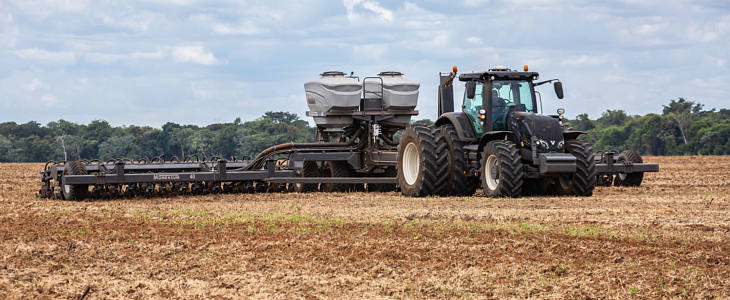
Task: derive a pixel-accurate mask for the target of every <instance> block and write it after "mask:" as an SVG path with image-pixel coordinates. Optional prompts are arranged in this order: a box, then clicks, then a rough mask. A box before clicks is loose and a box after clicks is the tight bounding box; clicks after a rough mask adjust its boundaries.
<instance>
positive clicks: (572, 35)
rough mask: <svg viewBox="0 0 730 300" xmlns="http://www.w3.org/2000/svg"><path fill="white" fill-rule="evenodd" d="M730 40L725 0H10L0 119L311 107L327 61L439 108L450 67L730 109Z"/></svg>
mask: <svg viewBox="0 0 730 300" xmlns="http://www.w3.org/2000/svg"><path fill="white" fill-rule="evenodd" d="M729 49H730V2H728V1H655V0H641V1H639V0H624V1H615V2H609V1H570V0H567V1H557V0H531V1H528V0H515V1H498V0H463V1H435V0H433V1H430V0H428V1H375V0H344V1H317V0H314V1H276V0H268V1H234V0H230V1H203V0H199V1H198V0H148V1H135V0H128V1H84V0H79V1H74V0H65V1H63V0H23V1H13V0H2V1H0V91H1V92H0V122H4V121H16V122H27V121H30V120H35V121H39V122H41V123H46V122H48V121H52V120H58V119H65V120H69V121H74V122H81V123H87V122H89V121H91V120H94V119H105V120H108V121H110V122H111V123H112V124H115V125H130V124H136V125H152V126H161V125H162V124H164V123H165V122H168V121H171V122H178V123H186V124H199V125H206V124H210V123H214V122H231V121H233V120H234V119H235V118H236V117H241V118H242V119H244V120H250V119H253V118H256V117H258V116H260V115H261V114H263V112H265V111H269V110H274V111H279V110H284V111H291V112H295V113H297V114H300V115H302V116H303V114H304V111H306V102H305V98H304V89H303V83H304V82H305V81H307V80H310V79H313V78H315V77H317V74H319V73H321V72H322V71H326V70H341V71H345V72H350V71H354V72H355V73H357V74H359V75H361V76H362V75H374V74H376V73H378V72H380V71H384V70H397V71H401V72H403V73H405V74H406V76H407V77H409V78H411V79H413V80H416V81H418V82H420V83H421V94H420V97H419V110H420V111H421V117H422V118H431V119H434V118H435V117H436V107H437V105H436V85H437V82H438V77H437V74H438V72H439V71H444V72H446V71H448V70H450V68H451V66H452V65H457V66H459V69H460V70H461V71H472V70H474V71H477V70H485V69H487V68H489V67H490V66H495V65H505V66H509V67H512V68H521V66H522V65H524V64H528V65H529V66H530V69H531V70H532V71H538V72H540V74H541V78H543V79H547V78H560V79H561V80H562V81H563V84H564V87H565V92H566V99H565V100H557V99H556V98H555V97H554V94H553V93H552V91H551V89H550V88H549V87H548V86H547V85H546V86H543V87H541V90H542V91H543V93H542V95H543V102H544V104H543V105H544V107H545V110H546V111H549V112H552V111H554V110H555V109H556V108H558V107H564V108H565V109H566V110H567V115H568V117H574V116H575V115H576V114H578V113H582V112H587V113H588V114H589V115H591V116H592V117H598V116H600V113H601V112H603V111H605V110H606V109H624V110H626V111H628V112H629V113H631V114H644V113H649V112H659V111H661V105H662V104H666V103H667V102H668V101H669V99H676V98H677V97H685V98H687V99H690V100H693V101H699V102H701V103H704V104H706V107H707V108H727V107H728V104H727V103H728V99H730V97H729V96H730V88H728V86H730V74H729V72H728V69H729V68H728V63H729V60H730V50H729ZM462 91H463V89H460V88H457V91H456V93H457V94H461V93H463V92H462ZM303 118H306V117H303Z"/></svg>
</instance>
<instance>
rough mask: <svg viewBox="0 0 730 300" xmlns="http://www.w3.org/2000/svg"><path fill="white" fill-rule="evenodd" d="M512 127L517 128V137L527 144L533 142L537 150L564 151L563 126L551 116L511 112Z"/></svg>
mask: <svg viewBox="0 0 730 300" xmlns="http://www.w3.org/2000/svg"><path fill="white" fill-rule="evenodd" d="M511 125H512V128H514V129H517V130H515V131H516V132H518V133H519V136H518V139H519V140H520V141H521V142H523V143H525V146H529V145H531V144H532V143H533V139H532V137H534V138H535V139H534V143H535V145H536V146H537V151H538V152H564V149H565V141H564V140H563V128H562V126H560V122H558V120H556V119H555V118H553V117H548V116H544V115H538V114H536V113H531V112H521V111H516V112H513V118H512V122H511Z"/></svg>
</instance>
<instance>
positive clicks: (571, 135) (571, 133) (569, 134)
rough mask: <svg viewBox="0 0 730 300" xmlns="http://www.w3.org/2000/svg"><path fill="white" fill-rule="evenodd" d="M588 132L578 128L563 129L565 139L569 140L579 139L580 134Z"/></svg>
mask: <svg viewBox="0 0 730 300" xmlns="http://www.w3.org/2000/svg"><path fill="white" fill-rule="evenodd" d="M584 133H586V132H585V131H578V130H566V131H563V139H565V140H566V141H567V140H574V139H577V138H578V136H579V135H581V134H584Z"/></svg>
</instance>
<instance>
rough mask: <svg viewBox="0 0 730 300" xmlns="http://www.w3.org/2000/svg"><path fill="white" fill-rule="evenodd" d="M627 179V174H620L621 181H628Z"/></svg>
mask: <svg viewBox="0 0 730 300" xmlns="http://www.w3.org/2000/svg"><path fill="white" fill-rule="evenodd" d="M626 177H628V174H626V173H618V179H620V180H621V181H624V180H626Z"/></svg>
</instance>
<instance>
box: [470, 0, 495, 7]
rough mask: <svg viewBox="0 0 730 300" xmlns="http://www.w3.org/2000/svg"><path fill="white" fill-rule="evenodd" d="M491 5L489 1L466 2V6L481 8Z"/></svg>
mask: <svg viewBox="0 0 730 300" xmlns="http://www.w3.org/2000/svg"><path fill="white" fill-rule="evenodd" d="M487 3H489V0H464V6H480V5H484V4H487Z"/></svg>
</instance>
